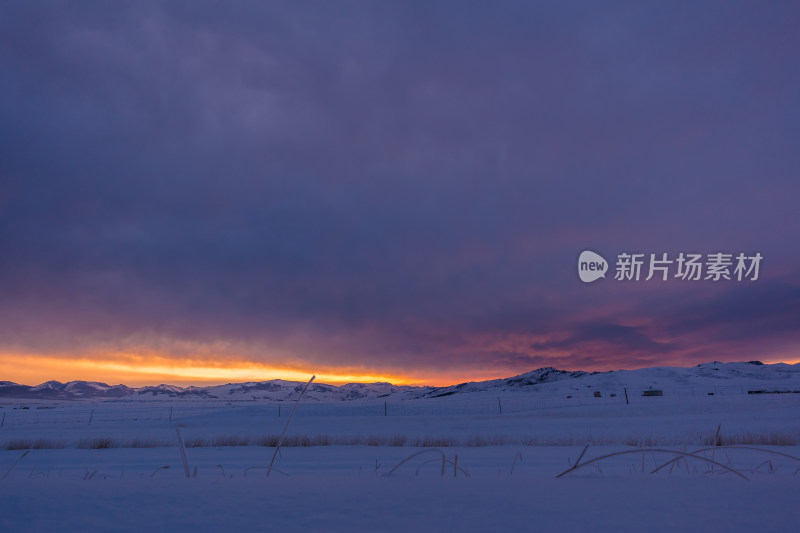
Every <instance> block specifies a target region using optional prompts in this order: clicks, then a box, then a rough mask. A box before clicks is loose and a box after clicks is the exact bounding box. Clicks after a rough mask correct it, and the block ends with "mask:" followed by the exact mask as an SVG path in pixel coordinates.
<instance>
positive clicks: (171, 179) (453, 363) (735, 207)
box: [0, 0, 800, 385]
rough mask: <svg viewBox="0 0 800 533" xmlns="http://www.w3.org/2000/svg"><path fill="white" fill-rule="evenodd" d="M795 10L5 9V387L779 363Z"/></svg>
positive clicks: (787, 256)
mask: <svg viewBox="0 0 800 533" xmlns="http://www.w3.org/2000/svg"><path fill="white" fill-rule="evenodd" d="M798 27H800V6H798V4H797V3H796V2H769V3H764V2H755V1H751V2H736V1H721V2H711V1H708V2H678V1H676V2H660V3H656V2H639V1H631V2H615V1H611V2H602V3H600V2H561V1H553V2H549V1H540V2H469V1H434V2H422V1H409V2H368V1H358V2H347V1H344V0H337V1H335V2H327V1H317V2H313V1H312V2H246V1H241V2H207V1H192V2H189V1H177V0H175V1H170V2H162V3H150V2H145V1H136V2H123V1H120V2H85V1H77V2H28V1H7V0H3V1H0V380H9V381H15V382H18V383H26V384H36V383H40V382H43V381H46V380H49V379H58V380H60V381H67V380H75V379H88V380H96V381H104V382H108V383H125V384H128V385H144V384H156V383H162V382H167V383H173V384H196V385H204V384H212V383H226V382H232V381H260V380H266V379H274V378H284V379H293V380H298V381H302V380H307V379H308V378H309V377H310V375H311V374H316V375H317V379H318V380H320V381H326V382H330V383H339V382H348V381H391V382H394V383H414V384H417V383H427V384H435V385H446V384H452V383H458V382H463V381H468V380H479V379H489V378H497V377H507V376H511V375H515V374H519V373H522V372H526V371H529V370H533V369H536V368H540V367H546V366H554V367H557V368H562V369H569V370H575V369H580V370H614V369H621V368H628V369H631V368H641V367H646V366H690V365H695V364H699V363H702V362H708V361H743V360H744V361H747V360H761V361H764V362H777V361H784V362H796V361H799V360H800V245H799V244H798V234H799V233H800V231H799V230H800V210H799V209H798V208H797V204H798V199H799V198H800V179H798V177H799V176H798V169H799V168H800V150H799V149H798V148H799V147H800V59H799V58H798V54H797V50H800V32H797V28H798ZM584 250H590V251H593V252H596V253H598V254H600V256H601V257H603V258H604V259H605V260H606V261H607V263H608V264H607V269H608V270H607V272H606V275H605V277H604V278H601V279H598V280H596V281H593V282H591V283H584V282H582V281H581V279H580V277H579V273H578V258H579V254H580V253H581V252H582V251H584ZM634 253H637V254H638V253H641V254H644V255H643V260H644V267H643V271H642V276H641V278H640V279H639V280H638V281H637V280H636V279H616V268H617V265H616V264H617V262H618V260H619V258H620V255H621V254H634ZM664 253H666V254H667V258H668V260H671V261H673V263H671V264H669V266H668V268H669V269H670V270H669V271H668V272H667V278H668V279H667V280H666V281H664V280H663V279H661V277H660V275H656V276H655V277H654V278H653V279H650V280H645V278H646V275H645V274H646V273H647V268H648V264H649V258H650V254H655V255H656V257H657V258H661V257H662V254H664ZM681 253H684V254H689V253H694V254H701V263H702V264H703V265H704V266H705V268H706V270H705V271H703V275H702V276H701V279H699V280H693V279H682V278H680V277H676V274H677V267H678V263H677V258H678V256H679V254H681ZM717 253H724V254H731V258H732V262H733V264H732V265H731V266H730V267H729V268H728V271H729V275H730V277H731V279H730V280H726V279H724V278H720V279H719V280H718V281H714V280H713V279H705V275H706V272H710V270H709V268H710V267H709V262H710V261H711V259H709V256H710V255H713V254H717ZM739 254H744V257H745V258H750V257H755V255H756V254H760V255H761V257H762V258H763V259H762V260H761V261H760V263H759V264H758V265H759V272H758V276H757V277H756V279H753V278H754V277H755V276H754V273H753V272H752V271H751V273H750V276H749V278H748V277H747V276H745V278H744V279H742V280H741V281H739V280H738V279H737V278H736V275H735V271H734V267H735V266H736V264H737V262H736V257H737V256H738V255H739Z"/></svg>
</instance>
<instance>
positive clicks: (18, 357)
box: [0, 353, 800, 387]
mask: <svg viewBox="0 0 800 533" xmlns="http://www.w3.org/2000/svg"><path fill="white" fill-rule="evenodd" d="M765 362H767V361H765ZM777 362H784V363H787V364H797V363H800V360H789V359H785V360H783V361H769V363H777ZM657 366H658V365H657ZM672 366H676V365H672ZM678 366H680V365H678ZM530 370H533V369H532V368H531V369H525V370H520V371H513V370H509V369H493V370H491V371H486V370H483V369H474V370H472V371H463V370H461V371H460V372H459V373H453V372H436V371H422V372H417V373H415V374H414V375H409V374H401V373H394V372H386V371H382V370H377V369H369V368H352V367H346V366H342V367H325V368H318V367H310V366H309V368H308V369H306V368H305V365H302V364H300V365H296V366H288V365H284V366H277V365H270V364H266V363H261V362H255V361H248V360H233V359H223V360H212V359H189V358H178V357H174V358H172V357H165V356H161V355H156V354H148V355H141V354H129V353H116V354H104V355H103V356H99V355H98V356H94V357H76V356H63V357H57V356H52V355H34V354H17V353H14V354H9V353H0V381H13V382H16V383H20V384H25V385H38V384H39V383H43V382H45V381H49V380H56V381H61V382H68V381H99V382H104V383H108V384H110V385H116V384H124V385H128V386H131V387H141V386H147V385H158V384H161V383H166V384H170V385H181V386H188V385H196V386H211V385H221V384H225V383H232V382H233V383H236V382H251V381H255V382H258V381H269V380H273V379H282V380H286V381H299V382H305V381H308V379H309V378H310V377H311V375H312V374H315V375H316V376H317V382H319V383H329V384H334V385H341V384H345V383H375V382H388V383H392V384H394V385H430V386H449V385H455V384H459V383H464V382H468V381H484V380H491V379H500V378H507V377H511V376H513V375H516V374H520V373H523V372H527V371H530ZM581 370H587V371H591V370H593V369H581ZM630 370H633V369H630Z"/></svg>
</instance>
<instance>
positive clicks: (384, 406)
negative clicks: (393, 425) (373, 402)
mask: <svg viewBox="0 0 800 533" xmlns="http://www.w3.org/2000/svg"><path fill="white" fill-rule="evenodd" d="M383 416H386V402H383Z"/></svg>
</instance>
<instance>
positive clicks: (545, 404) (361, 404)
mask: <svg viewBox="0 0 800 533" xmlns="http://www.w3.org/2000/svg"><path fill="white" fill-rule="evenodd" d="M778 397H781V398H783V397H797V398H800V391H795V390H790V389H781V388H775V387H774V386H771V387H769V388H765V387H763V385H761V386H759V385H753V386H740V385H739V386H717V387H696V386H695V387H664V388H647V389H644V388H641V387H638V388H627V387H623V388H620V389H606V390H604V389H591V388H586V390H574V391H561V392H558V393H554V392H543V391H534V390H532V391H514V392H508V391H503V392H500V393H489V392H475V393H467V394H455V395H450V396H443V397H438V398H421V399H408V400H390V399H387V400H380V399H370V400H350V401H319V400H314V399H313V398H304V399H303V403H301V404H300V405H299V406H298V409H297V413H296V414H295V416H298V417H305V416H366V417H374V416H386V417H389V416H424V415H434V416H448V415H503V414H511V413H523V412H526V411H536V410H541V409H548V408H558V407H570V406H583V405H598V406H600V405H606V406H610V405H638V404H644V403H647V404H658V403H664V402H674V401H687V400H694V401H704V402H720V401H726V400H731V399H745V398H746V399H749V400H752V401H758V400H759V399H765V398H773V399H774V398H778ZM15 402H16V403H15ZM291 403H292V400H291V399H290V400H287V401H274V400H267V399H257V400H249V401H243V400H240V401H227V400H223V399H220V400H213V399H204V400H195V401H187V400H186V399H181V398H165V399H163V400H147V401H132V400H123V401H119V400H117V401H104V402H89V401H86V400H84V401H63V400H53V401H46V400H36V401H26V400H18V401H14V400H11V399H4V400H3V405H0V429H1V428H4V427H5V428H12V427H21V426H34V425H40V424H41V425H51V424H70V425H78V426H79V425H85V426H97V425H102V424H109V423H119V422H140V421H142V422H144V421H160V422H174V423H179V422H181V421H185V422H188V421H191V419H192V418H195V417H204V418H205V417H215V416H219V417H227V416H232V415H236V416H251V417H254V418H262V417H287V416H289V412H290V404H291Z"/></svg>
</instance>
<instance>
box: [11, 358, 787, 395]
mask: <svg viewBox="0 0 800 533" xmlns="http://www.w3.org/2000/svg"><path fill="white" fill-rule="evenodd" d="M304 385H305V384H304V383H301V382H296V381H284V380H280V379H275V380H270V381H262V382H246V383H229V384H226V385H214V386H208V387H196V386H190V387H178V386H175V385H166V384H162V385H156V386H148V387H128V386H126V385H108V384H106V383H100V382H96V381H70V382H68V383H61V382H59V381H47V382H45V383H41V384H39V385H35V386H30V385H20V384H17V383H14V382H11V381H0V398H20V399H23V398H27V399H48V400H49V399H52V400H57V399H62V400H82V399H83V400H87V399H88V400H159V399H161V400H168V399H186V400H203V399H209V400H226V399H228V400H236V401H245V400H268V401H289V400H293V399H295V398H297V395H298V393H299V392H300V391H301V390H302V388H303V386H304ZM718 385H737V386H738V385H741V386H745V385H748V386H750V385H754V386H763V387H767V388H771V389H772V390H776V391H777V390H786V391H794V390H800V363H799V364H794V365H789V364H785V363H775V364H763V363H761V362H759V361H748V362H739V363H720V362H712V363H703V364H700V365H697V366H695V367H688V368H685V367H650V368H641V369H638V370H615V371H609V372H583V371H580V370H578V371H567V370H559V369H556V368H553V367H546V368H539V369H537V370H533V371H530V372H526V373H524V374H520V375H517V376H513V377H510V378H504V379H494V380H487V381H477V382H467V383H461V384H458V385H451V386H448V387H430V386H408V385H392V384H391V383H348V384H346V385H328V384H325V383H312V384H311V386H310V387H309V389H308V391H307V392H306V396H305V398H306V399H307V400H311V401H314V400H316V401H326V402H330V401H359V400H377V399H382V400H383V399H385V400H390V399H391V400H393V401H397V400H410V399H417V398H441V397H445V396H452V395H457V394H468V393H479V392H482V393H489V392H491V393H495V392H497V393H499V392H508V391H521V390H537V389H538V390H544V389H547V390H550V391H553V390H558V391H559V392H567V393H569V392H570V391H586V390H587V389H589V390H593V391H594V390H597V391H600V390H619V389H622V388H623V387H640V388H658V387H687V386H698V387H712V388H713V387H715V386H718Z"/></svg>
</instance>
